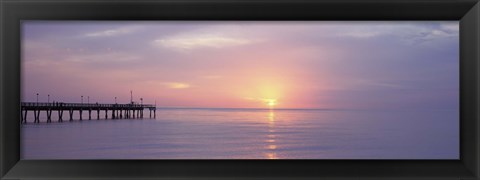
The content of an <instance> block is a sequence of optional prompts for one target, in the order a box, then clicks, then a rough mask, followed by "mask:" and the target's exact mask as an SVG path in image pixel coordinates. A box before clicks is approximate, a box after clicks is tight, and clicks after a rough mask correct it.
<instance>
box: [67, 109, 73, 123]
mask: <svg viewBox="0 0 480 180" xmlns="http://www.w3.org/2000/svg"><path fill="white" fill-rule="evenodd" d="M68 111H69V112H70V121H73V109H72V108H70V109H69V110H68Z"/></svg>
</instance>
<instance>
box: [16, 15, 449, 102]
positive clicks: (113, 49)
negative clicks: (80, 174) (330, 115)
mask: <svg viewBox="0 0 480 180" xmlns="http://www.w3.org/2000/svg"><path fill="white" fill-rule="evenodd" d="M23 29H24V31H23V34H22V53H23V55H22V57H23V59H22V73H23V76H22V77H24V79H23V82H22V83H23V84H22V91H23V92H22V99H23V100H24V101H34V100H36V94H37V93H39V101H46V100H47V99H46V98H47V94H49V95H51V97H52V99H53V100H56V101H64V102H79V101H80V96H82V95H83V96H90V98H91V101H92V102H105V103H108V102H113V101H114V97H118V101H119V102H121V103H126V102H129V100H130V93H129V92H130V90H132V91H133V96H134V97H133V98H134V100H135V101H139V99H140V98H143V99H144V102H145V103H151V104H153V103H154V102H155V101H156V102H157V105H158V106H159V107H222V108H267V109H271V108H275V109H282V108H320V109H321V108H360V109H365V108H399V107H409V108H410V107H413V106H416V105H420V104H422V105H428V106H431V107H436V106H439V105H442V104H443V105H445V104H451V103H439V102H435V99H436V100H437V101H446V102H455V101H456V97H455V96H451V95H452V94H454V92H452V91H450V90H452V89H453V88H454V87H456V86H457V84H456V78H455V77H444V76H445V75H444V74H456V73H455V72H445V71H457V69H458V68H455V67H456V66H458V47H457V46H455V45H456V44H458V22H429V23H422V22H398V23H387V22H362V23H356V22H349V23H341V22H201V21H196V22H128V21H126V22H74V21H71V22H56V21H47V22H44V21H42V22H38V21H32V22H24V23H23ZM399 49H401V51H400V50H399ZM372 50H374V51H372ZM386 62H388V63H386ZM432 64H434V65H435V67H431V66H430V65H432ZM427 65H428V66H429V68H430V69H429V70H428V71H425V68H426V66H427ZM450 67H453V68H450ZM404 69H408V70H409V73H405V72H404V71H403V70H404ZM379 74H381V76H379ZM418 77H422V78H418ZM457 79H458V78H457ZM53 82H55V83H53ZM425 82H428V83H425ZM432 82H433V83H432ZM430 90H434V91H430ZM399 92H401V93H399ZM427 92H428V93H427ZM440 97H441V98H440ZM386 99H388V101H387V100H386ZM406 99H412V100H411V101H408V102H407V101H405V100H406ZM366 102H368V103H366ZM422 107H423V106H422ZM438 108H443V107H438Z"/></svg>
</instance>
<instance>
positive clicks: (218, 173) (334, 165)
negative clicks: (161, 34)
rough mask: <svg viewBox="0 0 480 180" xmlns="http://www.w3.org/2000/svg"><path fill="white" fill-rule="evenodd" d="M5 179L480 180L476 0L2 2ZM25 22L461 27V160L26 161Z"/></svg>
mask: <svg viewBox="0 0 480 180" xmlns="http://www.w3.org/2000/svg"><path fill="white" fill-rule="evenodd" d="M0 16H1V17H0V20H1V22H0V26H1V28H0V39H1V48H0V55H1V57H0V58H1V59H0V87H1V89H0V132H1V135H0V177H1V179H30V178H36V179H55V178H56V179H58V178H60V179H66V178H69V179H71V178H78V179H87V178H102V179H105V178H110V179H119V178H122V179H125V178H132V179H142V178H145V179H149V178H158V179H162V178H164V179H169V178H175V179H455V180H460V179H462V180H470V179H471V180H474V179H480V165H479V164H480V154H479V152H480V142H479V137H480V134H479V129H480V123H479V115H478V110H479V109H478V108H479V97H480V96H479V92H480V89H479V85H480V83H479V82H478V81H479V70H480V67H479V65H480V63H479V60H480V54H479V51H480V29H479V28H480V27H479V24H480V3H479V1H478V0H388V1H386V0H244V1H240V0H178V1H173V0H139V1H134V0H115V1H110V0H84V1H82V0H0ZM22 20H309V21H310V20H459V21H460V128H461V132H460V133H461V134H460V138H461V139H460V143H461V147H460V152H461V154H460V160H375V161H372V160H52V161H47V160H19V159H20V123H19V120H20V114H19V112H20V79H21V77H20V57H21V53H20V33H21V28H20V27H21V26H20V24H21V21H22Z"/></svg>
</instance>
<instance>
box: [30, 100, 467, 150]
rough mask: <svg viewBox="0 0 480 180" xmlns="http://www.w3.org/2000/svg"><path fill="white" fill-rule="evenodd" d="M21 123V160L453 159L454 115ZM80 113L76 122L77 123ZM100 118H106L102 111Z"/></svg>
mask: <svg viewBox="0 0 480 180" xmlns="http://www.w3.org/2000/svg"><path fill="white" fill-rule="evenodd" d="M42 113H43V117H41V118H42V119H41V121H43V122H42V123H40V124H33V123H32V122H33V113H31V112H30V114H29V117H28V118H29V120H28V122H29V123H28V124H24V125H22V128H21V132H22V134H21V138H22V142H21V143H22V146H21V150H22V158H23V159H458V157H459V121H458V112H457V111H401V110H397V111H365V110H248V109H247V110H246V109H159V110H157V117H156V119H149V118H148V111H145V115H146V118H144V119H122V120H110V119H109V120H104V119H101V120H96V114H95V113H93V112H92V118H94V119H92V120H85V118H87V119H88V114H87V113H85V112H84V115H83V118H84V120H83V121H78V120H74V121H73V122H69V121H68V119H67V118H68V117H67V116H68V112H66V113H64V119H67V120H66V121H65V120H64V122H63V123H58V122H56V121H57V117H56V116H55V114H56V112H53V113H52V114H53V123H49V124H47V123H45V121H46V117H45V116H46V115H45V112H42ZM77 113H78V112H76V114H75V115H76V116H77V118H76V119H78V114H77ZM109 116H110V115H109ZM100 117H101V118H104V117H105V116H104V115H103V112H102V113H101V116H100Z"/></svg>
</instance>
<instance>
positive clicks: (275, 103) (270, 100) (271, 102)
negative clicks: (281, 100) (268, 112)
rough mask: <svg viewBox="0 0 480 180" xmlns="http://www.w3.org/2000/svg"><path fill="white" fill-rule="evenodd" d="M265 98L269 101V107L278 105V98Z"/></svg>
mask: <svg viewBox="0 0 480 180" xmlns="http://www.w3.org/2000/svg"><path fill="white" fill-rule="evenodd" d="M264 100H265V102H266V103H267V105H268V107H270V108H273V107H274V106H275V105H277V100H276V99H264Z"/></svg>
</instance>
